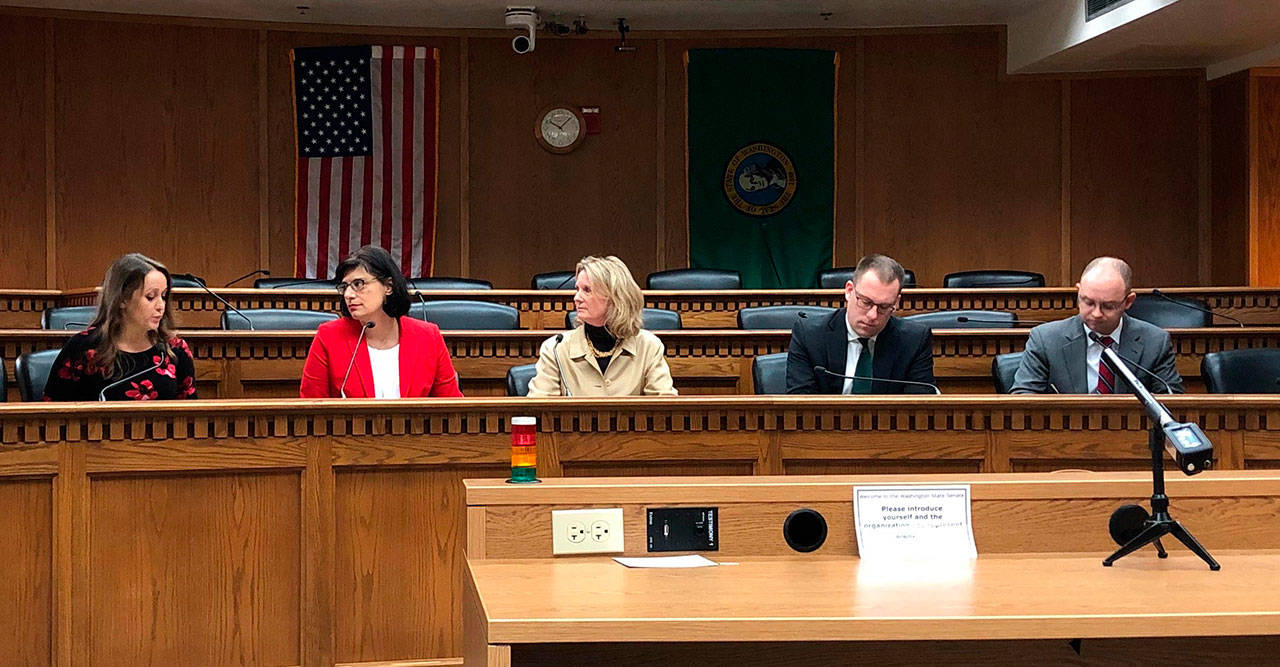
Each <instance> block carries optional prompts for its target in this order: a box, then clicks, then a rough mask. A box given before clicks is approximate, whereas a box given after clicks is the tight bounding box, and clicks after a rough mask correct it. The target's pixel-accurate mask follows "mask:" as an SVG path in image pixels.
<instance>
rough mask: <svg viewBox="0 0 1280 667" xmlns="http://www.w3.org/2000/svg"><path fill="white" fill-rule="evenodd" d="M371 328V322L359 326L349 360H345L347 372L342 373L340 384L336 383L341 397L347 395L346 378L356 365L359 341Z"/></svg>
mask: <svg viewBox="0 0 1280 667" xmlns="http://www.w3.org/2000/svg"><path fill="white" fill-rule="evenodd" d="M372 328H373V322H365V323H364V326H362V327H360V336H359V337H357V338H356V346H355V347H353V348H351V361H348V362H347V372H346V373H343V374H342V384H340V385H338V393H339V394H341V395H342V397H343V398H346V397H347V378H349V377H351V369H352V368H353V367H355V365H356V354H357V353H359V352H360V341H362V340H364V333H365V332H366V331H368V330H370V329H372Z"/></svg>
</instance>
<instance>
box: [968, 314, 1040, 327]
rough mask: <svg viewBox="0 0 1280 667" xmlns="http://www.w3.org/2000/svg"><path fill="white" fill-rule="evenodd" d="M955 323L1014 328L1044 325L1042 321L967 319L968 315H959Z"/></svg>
mask: <svg viewBox="0 0 1280 667" xmlns="http://www.w3.org/2000/svg"><path fill="white" fill-rule="evenodd" d="M956 321H957V322H959V323H961V324H964V323H965V322H973V323H974V324H1012V325H1014V326H1023V325H1027V326H1035V325H1037V324H1044V321H1043V320H984V319H982V318H979V317H969V316H968V315H961V316H959V317H957V318H956Z"/></svg>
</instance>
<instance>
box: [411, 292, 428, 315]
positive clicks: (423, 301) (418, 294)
mask: <svg viewBox="0 0 1280 667" xmlns="http://www.w3.org/2000/svg"><path fill="white" fill-rule="evenodd" d="M413 295H414V296H416V297H418V303H421V304H422V321H423V322H426V321H427V299H426V297H424V296H422V290H417V289H416V290H413Z"/></svg>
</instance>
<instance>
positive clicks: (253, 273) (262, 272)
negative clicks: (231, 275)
mask: <svg viewBox="0 0 1280 667" xmlns="http://www.w3.org/2000/svg"><path fill="white" fill-rule="evenodd" d="M256 275H264V276H270V275H271V272H270V271H268V270H266V269H254V270H252V271H250V272H248V273H246V274H244V275H243V276H240V277H239V278H236V279H235V280H232V281H230V282H228V283H227V284H226V285H223V287H231V286H232V285H234V284H236V283H238V282H240V281H241V280H244V279H245V278H249V277H252V276H256Z"/></svg>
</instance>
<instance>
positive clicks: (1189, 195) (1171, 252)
mask: <svg viewBox="0 0 1280 667" xmlns="http://www.w3.org/2000/svg"><path fill="white" fill-rule="evenodd" d="M1202 77H1203V73H1198V74H1186V73H1180V74H1171V75H1152V76H1135V77H1102V78H1096V79H1075V80H1073V81H1072V82H1071V221H1072V222H1071V224H1072V228H1071V246H1072V249H1071V262H1072V273H1073V274H1079V272H1080V271H1081V270H1082V269H1083V268H1084V265H1085V264H1086V263H1088V261H1089V260H1090V259H1092V258H1093V257H1097V256H1098V255H1116V256H1118V257H1122V258H1124V259H1125V260H1127V261H1128V262H1129V264H1130V265H1131V266H1132V267H1133V271H1134V282H1135V283H1136V284H1137V285H1139V286H1143V287H1147V286H1155V285H1159V286H1164V285H1170V286H1174V285H1194V284H1196V282H1197V280H1198V271H1199V269H1198V267H1199V249H1198V243H1197V241H1198V238H1199V237H1198V228H1199V203H1198V199H1199V192H1200V186H1199V171H1200V169H1199V164H1200V159H1199V155H1198V151H1199V147H1200V139H1199V137H1200V128H1199V122H1200V113H1199V104H1198V96H1199V92H1198V86H1199V81H1200V79H1201V78H1202Z"/></svg>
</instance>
